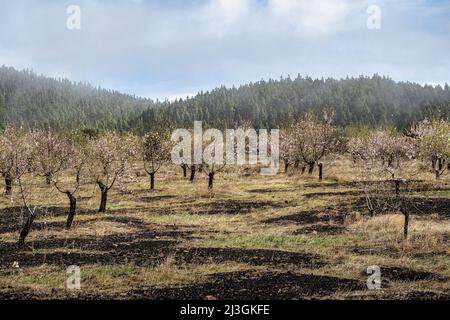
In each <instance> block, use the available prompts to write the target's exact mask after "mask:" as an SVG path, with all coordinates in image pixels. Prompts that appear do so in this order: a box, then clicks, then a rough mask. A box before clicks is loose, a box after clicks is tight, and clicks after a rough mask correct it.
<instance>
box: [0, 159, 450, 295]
mask: <svg viewBox="0 0 450 320" xmlns="http://www.w3.org/2000/svg"><path fill="white" fill-rule="evenodd" d="M136 168H137V167H136ZM353 176H354V174H353V172H352V163H351V161H349V160H348V159H346V158H341V159H337V160H333V161H332V162H327V163H326V165H325V177H326V178H327V179H326V180H325V181H324V182H323V183H322V184H318V181H317V178H316V177H315V176H308V175H303V176H302V175H300V174H297V173H289V174H287V175H285V174H283V173H281V174H279V175H278V176H276V177H270V178H268V177H262V176H260V175H257V174H256V175H249V176H240V175H239V174H238V173H236V172H232V171H230V172H224V173H219V174H218V175H217V177H216V181H215V188H214V191H213V192H210V191H208V190H207V188H206V186H207V179H206V176H205V175H204V174H198V175H197V177H196V181H195V182H194V183H190V182H189V181H187V179H184V178H183V177H182V176H181V169H180V168H178V167H168V168H165V169H164V170H162V171H161V173H159V174H158V175H157V176H156V189H157V190H156V191H154V192H150V191H148V179H147V177H146V176H144V175H142V174H135V175H134V178H133V179H131V180H129V181H122V182H121V184H120V185H117V187H115V188H114V189H112V190H111V194H110V195H109V204H108V212H107V213H106V214H97V213H95V209H96V208H97V205H98V203H99V193H98V190H97V189H96V188H95V186H93V185H86V186H83V187H82V189H81V190H80V194H79V201H78V212H79V213H78V215H77V216H76V218H75V225H74V228H73V230H70V231H66V230H64V228H63V226H64V222H65V215H64V209H59V211H61V210H62V214H55V212H54V211H52V210H53V209H49V210H47V214H46V215H45V216H43V217H40V218H38V219H37V220H36V224H42V223H43V227H41V228H40V229H39V230H33V231H32V233H31V234H30V235H29V237H28V242H29V243H30V244H33V242H39V241H45V240H48V239H68V238H71V239H72V238H73V239H77V238H81V239H86V238H88V237H93V238H97V239H99V241H100V242H101V241H102V240H101V239H102V238H103V237H106V236H110V235H122V236H123V235H133V234H139V233H140V232H144V231H145V232H154V233H155V239H154V240H167V241H173V242H174V248H175V249H176V248H198V247H201V248H205V247H214V248H234V249H243V248H245V249H270V250H278V251H289V252H298V253H311V254H316V255H319V256H321V257H324V258H325V259H326V260H327V264H326V265H324V266H322V267H320V268H316V269H308V268H306V269H303V268H299V267H297V266H295V265H283V266H274V265H264V264H263V265H257V266H255V265H252V266H250V265H248V264H245V263H239V262H237V261H230V262H224V263H214V262H213V261H208V263H202V264H179V263H177V262H176V260H175V258H174V257H173V256H172V255H171V254H170V253H169V254H167V255H166V256H165V257H164V260H163V262H162V263H160V264H158V265H156V266H151V265H149V266H142V265H136V264H133V262H129V263H124V264H104V265H100V264H86V265H84V266H82V279H83V280H82V286H83V290H87V291H92V292H96V291H101V292H116V291H119V292H122V291H127V290H128V289H129V288H136V287H142V286H152V287H153V286H156V287H171V286H176V285H180V284H188V283H201V282H204V281H206V280H207V278H208V276H210V275H214V274H216V273H219V272H232V271H239V270H248V269H251V270H261V271H275V272H282V271H286V270H291V271H293V272H302V273H307V274H319V275H329V276H334V277H342V278H349V279H358V280H361V281H364V279H365V277H364V276H362V275H361V271H363V270H365V268H367V266H369V265H391V266H398V267H407V268H410V269H418V270H424V271H429V272H435V273H438V274H441V275H447V276H450V268H448V266H449V265H450V252H449V249H448V247H449V246H448V244H449V241H450V240H449V239H450V220H449V219H448V218H445V217H443V216H438V215H429V216H421V217H416V216H413V217H412V219H411V221H410V238H409V240H408V241H406V242H405V241H403V240H402V233H403V223H404V217H403V215H401V214H389V213H387V214H382V215H377V216H376V217H374V218H369V217H367V215H364V214H363V213H364V212H363V211H361V210H359V209H356V208H353V207H352V206H351V205H349V203H351V201H352V200H354V197H352V196H350V195H346V194H345V192H348V191H357V190H358V189H357V187H354V188H353V187H348V186H342V187H341V186H338V187H336V186H335V185H334V184H335V183H338V184H340V183H345V182H349V181H352V179H353ZM426 178H427V179H429V182H430V183H432V182H433V180H432V179H431V177H428V176H427V177H426ZM28 183H29V186H30V188H31V190H33V194H34V196H33V197H32V198H31V201H32V203H33V204H36V205H42V206H46V207H49V208H53V207H59V208H66V206H67V205H68V203H67V199H66V197H65V196H64V195H62V194H60V193H58V192H55V190H53V189H52V188H51V187H48V186H46V185H44V184H43V183H42V181H41V180H39V179H32V180H30V181H28ZM440 184H443V182H440ZM328 185H330V186H328ZM327 192H333V193H336V192H339V193H341V194H334V195H326V193H327ZM311 193H319V194H324V195H320V196H314V197H310V196H305V195H307V194H311ZM419 195H422V196H429V195H430V193H429V192H428V193H427V192H424V193H423V194H419ZM439 196H440V197H446V196H448V195H447V194H446V193H445V192H443V193H439ZM263 202H264V203H266V204H267V205H265V206H259V207H258V206H255V207H254V208H249V209H248V210H247V211H244V212H242V213H237V214H232V213H230V212H229V207H230V206H231V205H233V204H232V203H234V205H235V206H242V208H244V209H245V206H248V205H249V204H252V203H253V204H255V205H257V204H258V203H263ZM18 205H20V202H19V198H18V195H17V193H16V194H14V195H13V197H12V198H10V197H5V196H3V197H1V198H0V209H1V208H3V209H8V208H11V207H13V206H18ZM244 209H242V210H244ZM221 210H222V211H221ZM339 210H340V211H339ZM316 211H317V212H322V213H324V214H336V215H339V214H342V215H345V218H344V223H343V225H342V227H343V231H342V232H338V233H336V234H327V233H326V232H323V233H322V232H316V233H304V234H302V233H296V232H297V231H298V230H301V228H304V227H317V226H320V225H324V224H325V225H327V224H329V221H319V222H318V223H304V224H302V223H296V222H295V221H292V220H289V219H287V220H282V221H281V222H279V223H267V222H266V221H267V220H269V219H275V218H282V217H289V216H293V215H298V214H303V215H305V216H308V215H309V214H311V213H310V212H316ZM116 218H120V219H123V221H118V220H114V219H116ZM17 221H20V219H18V220H17V219H16V220H14V221H13V222H10V223H16V224H17V223H18V222H17ZM44 222H45V223H44ZM5 224H7V222H6V221H3V220H1V226H5ZM17 227H20V225H18V226H17ZM185 234H187V235H189V237H187V236H185ZM17 237H18V232H17V230H16V231H10V230H6V231H3V232H1V233H0V249H1V247H2V246H6V245H10V244H11V243H13V242H15V241H17ZM124 241H125V240H124ZM130 245H131V246H132V245H133V243H130ZM69 249H70V250H71V251H72V252H78V253H81V254H83V253H84V254H86V253H88V252H89V251H87V250H82V249H81V248H77V247H73V246H69V247H61V248H48V249H43V248H39V245H33V252H34V253H35V254H37V253H43V252H45V253H46V254H51V253H55V252H64V251H67V250H69ZM358 250H359V251H358ZM371 250H372V251H371ZM93 252H95V250H91V253H93ZM103 253H104V252H103ZM0 254H3V255H6V254H8V253H7V252H4V251H0ZM0 258H1V257H0ZM66 278H67V275H66V273H65V270H64V268H60V267H56V266H53V265H42V266H32V267H22V266H20V267H19V268H12V266H3V267H2V268H0V287H7V286H11V287H13V288H17V289H19V288H29V289H36V290H51V289H52V288H56V289H64V287H65V280H66ZM421 286H422V287H421V289H420V288H419V289H420V290H428V289H430V290H448V289H450V288H449V285H448V284H442V283H437V282H433V281H431V282H425V283H421ZM389 290H390V291H389V292H390V293H392V294H395V293H396V292H398V293H401V292H407V291H413V290H418V285H417V283H410V284H408V283H406V284H401V286H400V285H397V284H395V283H394V284H392V287H391V288H390V289H389ZM50 294H51V293H50ZM343 296H345V294H343Z"/></svg>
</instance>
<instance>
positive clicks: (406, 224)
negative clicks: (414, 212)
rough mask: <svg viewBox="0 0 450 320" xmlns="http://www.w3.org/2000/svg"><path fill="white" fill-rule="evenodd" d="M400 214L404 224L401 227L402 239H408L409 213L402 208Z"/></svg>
mask: <svg viewBox="0 0 450 320" xmlns="http://www.w3.org/2000/svg"><path fill="white" fill-rule="evenodd" d="M402 213H403V215H404V216H405V224H404V225H403V239H405V240H407V239H408V227H409V212H408V211H407V210H406V209H405V208H402Z"/></svg>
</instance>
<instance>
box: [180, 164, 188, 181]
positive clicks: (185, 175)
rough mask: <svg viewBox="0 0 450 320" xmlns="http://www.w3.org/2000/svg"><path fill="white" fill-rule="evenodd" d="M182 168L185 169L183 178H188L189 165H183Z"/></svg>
mask: <svg viewBox="0 0 450 320" xmlns="http://www.w3.org/2000/svg"><path fill="white" fill-rule="evenodd" d="M181 168H182V169H183V177H184V178H186V177H187V165H185V164H183V165H182V166H181Z"/></svg>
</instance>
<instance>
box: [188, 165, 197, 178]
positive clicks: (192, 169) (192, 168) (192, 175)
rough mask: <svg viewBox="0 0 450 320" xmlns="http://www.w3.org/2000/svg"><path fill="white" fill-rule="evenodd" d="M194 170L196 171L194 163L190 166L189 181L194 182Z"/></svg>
mask: <svg viewBox="0 0 450 320" xmlns="http://www.w3.org/2000/svg"><path fill="white" fill-rule="evenodd" d="M195 171H196V168H195V166H194V165H192V166H191V177H190V178H189V181H191V182H194V179H195Z"/></svg>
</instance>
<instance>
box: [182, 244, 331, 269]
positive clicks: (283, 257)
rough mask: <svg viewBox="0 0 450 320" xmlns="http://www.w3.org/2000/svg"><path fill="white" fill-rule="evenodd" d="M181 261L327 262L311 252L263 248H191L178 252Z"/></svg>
mask: <svg viewBox="0 0 450 320" xmlns="http://www.w3.org/2000/svg"><path fill="white" fill-rule="evenodd" d="M176 258H177V260H178V261H179V262H180V263H184V262H185V263H194V264H201V263H209V262H211V261H212V262H215V263H222V262H226V261H235V262H243V263H248V264H251V265H257V266H259V265H271V266H276V267H281V268H282V267H283V266H285V265H287V264H292V265H295V266H299V267H308V268H319V267H322V266H324V265H325V264H326V262H325V260H324V258H323V257H320V256H317V255H313V254H309V253H297V252H287V251H279V250H263V249H235V248H189V249H184V250H183V249H180V250H179V251H178V252H177V253H176Z"/></svg>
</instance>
